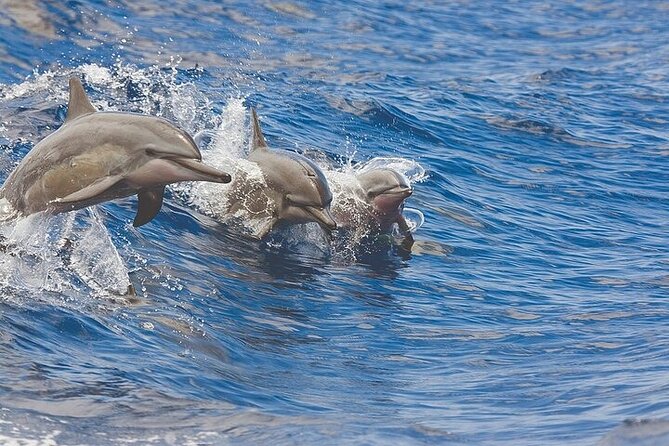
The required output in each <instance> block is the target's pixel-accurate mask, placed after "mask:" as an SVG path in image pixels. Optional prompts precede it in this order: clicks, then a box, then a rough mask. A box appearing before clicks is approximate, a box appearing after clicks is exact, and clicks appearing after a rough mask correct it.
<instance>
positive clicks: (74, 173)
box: [0, 77, 231, 227]
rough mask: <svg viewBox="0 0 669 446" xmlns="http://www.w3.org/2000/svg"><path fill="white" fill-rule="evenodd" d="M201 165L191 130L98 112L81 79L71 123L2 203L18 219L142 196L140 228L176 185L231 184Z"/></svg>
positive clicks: (74, 83) (8, 187)
mask: <svg viewBox="0 0 669 446" xmlns="http://www.w3.org/2000/svg"><path fill="white" fill-rule="evenodd" d="M201 161H202V155H201V154H200V150H199V149H198V147H197V145H196V144H195V142H194V141H193V139H192V138H191V137H190V136H189V135H188V133H186V132H185V131H183V130H181V129H179V128H177V127H176V126H175V125H173V124H172V123H170V122H168V121H166V120H165V119H161V118H156V117H152V116H144V115H138V114H133V113H121V112H98V111H97V110H96V109H95V108H94V107H93V105H92V104H91V102H90V101H89V99H88V97H87V96H86V92H85V91H84V88H83V86H82V85H81V82H80V81H79V79H77V78H75V77H73V78H71V79H70V98H69V102H68V106H67V117H66V119H65V122H64V124H63V125H62V126H61V127H60V128H59V129H58V130H56V131H55V132H53V133H52V134H50V135H49V136H47V137H46V138H45V139H43V140H42V141H40V142H39V143H37V144H36V145H35V147H33V149H32V150H31V151H30V152H29V153H28V154H27V155H26V156H25V158H23V160H22V161H21V162H20V163H19V165H18V166H17V167H16V169H14V171H13V172H12V173H11V174H10V175H9V177H8V178H7V180H6V181H5V183H4V185H3V186H2V188H1V189H0V198H4V199H5V200H6V201H8V202H9V204H10V205H11V207H12V208H13V211H14V212H15V213H16V214H18V215H23V216H27V215H30V214H34V213H37V212H41V211H47V212H51V213H60V212H68V211H73V210H76V209H81V208H84V207H87V206H92V205H95V204H99V203H102V202H105V201H109V200H114V199H117V198H122V197H127V196H130V195H134V194H137V198H138V206H137V213H136V215H135V219H134V221H133V225H134V226H135V227H138V226H141V225H143V224H146V223H148V222H150V221H151V220H152V219H153V218H154V217H155V216H156V214H157V213H158V211H160V208H161V206H162V203H163V194H164V191H165V186H166V185H168V184H171V183H176V182H179V181H211V182H216V183H229V182H230V180H231V177H230V175H229V174H227V173H225V172H221V171H219V170H217V169H214V168H213V167H209V166H207V165H205V164H203V163H202V162H201Z"/></svg>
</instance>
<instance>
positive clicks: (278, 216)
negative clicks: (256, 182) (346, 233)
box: [228, 108, 337, 239]
mask: <svg viewBox="0 0 669 446" xmlns="http://www.w3.org/2000/svg"><path fill="white" fill-rule="evenodd" d="M251 120H252V139H251V144H252V145H251V152H250V154H249V156H248V160H249V161H252V162H254V163H256V164H257V165H258V167H259V168H260V170H261V172H262V175H263V177H264V179H265V183H266V187H264V188H257V187H254V186H253V185H252V184H251V182H250V181H249V179H248V178H247V177H246V176H245V175H236V176H235V181H234V182H233V183H232V187H231V193H230V195H229V202H230V206H229V208H228V212H229V213H235V212H236V211H238V210H239V209H245V210H246V211H248V212H250V213H251V214H254V215H256V216H261V217H266V224H264V225H262V226H261V227H260V228H258V229H257V230H256V231H255V232H254V234H253V237H255V238H258V239H261V238H263V237H264V236H265V235H267V234H268V233H269V232H270V231H271V230H272V228H274V227H275V226H276V225H277V224H278V223H288V224H297V223H308V222H316V223H318V224H319V225H320V226H321V227H322V228H323V229H325V230H326V231H328V232H329V231H332V230H334V229H336V228H337V223H336V222H335V220H334V219H333V218H332V215H331V214H330V203H332V192H331V191H330V187H329V186H328V182H327V180H326V179H325V175H324V174H323V171H322V170H321V169H320V168H319V167H318V166H317V165H316V164H315V163H314V162H313V161H311V160H309V159H307V158H305V157H304V156H302V155H299V154H297V153H294V152H289V151H286V150H275V149H272V150H270V148H269V147H268V145H267V142H266V141H265V137H264V136H263V134H262V130H261V129H260V122H259V121H258V115H257V113H256V111H255V109H254V108H252V109H251Z"/></svg>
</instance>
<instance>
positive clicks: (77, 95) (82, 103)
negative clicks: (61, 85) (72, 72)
mask: <svg viewBox="0 0 669 446" xmlns="http://www.w3.org/2000/svg"><path fill="white" fill-rule="evenodd" d="M96 111H97V110H96V109H95V107H93V104H91V101H90V100H89V99H88V96H87V95H86V92H85V91H84V86H83V85H81V81H80V80H79V79H78V78H76V77H71V78H70V100H69V101H68V103H67V117H66V118H65V122H68V121H71V120H73V119H75V118H78V117H79V116H83V115H87V114H89V113H95V112H96Z"/></svg>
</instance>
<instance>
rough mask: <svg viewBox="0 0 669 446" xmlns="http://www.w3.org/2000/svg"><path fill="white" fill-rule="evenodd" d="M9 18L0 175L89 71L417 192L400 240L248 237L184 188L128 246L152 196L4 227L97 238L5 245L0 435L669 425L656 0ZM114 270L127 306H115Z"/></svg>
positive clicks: (337, 5) (580, 440)
mask: <svg viewBox="0 0 669 446" xmlns="http://www.w3.org/2000/svg"><path fill="white" fill-rule="evenodd" d="M2 3H3V7H2V8H0V60H2V64H1V65H0V144H2V153H1V155H2V156H0V160H1V164H0V167H1V171H2V174H1V176H2V179H3V180H4V179H5V178H6V177H7V176H8V175H9V173H10V172H11V171H12V169H13V167H14V166H15V165H16V164H17V163H18V162H19V160H20V159H21V158H22V157H23V156H24V155H25V154H26V153H27V152H28V151H29V150H30V148H31V147H32V146H33V145H34V144H35V143H36V142H37V141H39V140H41V139H42V138H44V137H45V136H46V135H47V134H49V133H50V132H52V131H53V130H54V129H56V128H57V127H58V126H59V125H60V124H61V123H62V122H63V120H64V116H65V111H66V108H65V104H66V101H67V93H66V92H67V79H68V77H69V76H70V75H71V74H77V75H80V76H82V78H83V79H84V81H85V83H86V88H87V91H88V92H89V94H90V95H91V98H92V99H93V102H94V104H95V105H96V106H98V107H109V108H114V109H118V110H126V111H140V112H143V113H151V114H158V115H161V116H165V117H167V118H169V119H172V120H174V121H176V122H178V124H180V125H181V126H182V127H184V128H185V129H186V130H188V131H190V132H192V133H197V132H199V131H203V130H204V131H216V129H220V128H221V126H224V125H225V124H226V119H229V117H230V116H231V115H230V110H232V109H233V108H234V104H235V102H234V101H235V100H238V99H237V98H243V100H244V107H245V108H246V109H248V108H249V107H251V106H255V107H257V109H258V112H259V114H260V116H261V120H262V124H263V129H264V132H265V136H266V138H267V140H268V141H269V142H270V143H271V144H272V145H274V146H277V147H279V146H280V147H283V148H287V149H291V150H297V151H300V152H304V153H306V154H307V155H309V154H317V155H318V156H319V157H320V158H319V159H321V160H322V159H325V160H327V161H328V163H330V165H332V166H333V167H332V168H333V169H335V170H336V169H337V168H338V167H341V166H343V165H344V164H345V163H346V160H348V159H351V158H352V161H353V163H364V162H367V161H369V160H372V159H374V158H375V157H381V158H397V159H402V160H404V161H405V162H415V163H418V164H419V165H420V166H421V167H422V168H424V169H425V171H426V176H425V178H424V179H422V181H418V182H415V183H414V184H413V186H414V194H413V195H412V196H411V197H410V198H409V199H408V200H407V206H408V207H411V208H413V209H416V210H419V211H420V212H422V214H423V215H424V217H425V222H424V224H423V225H422V226H421V227H420V228H419V229H418V230H417V231H416V232H415V234H414V237H415V243H414V245H413V247H412V249H411V252H406V251H403V250H401V249H397V247H393V246H391V245H390V244H388V243H385V244H384V243H383V242H378V243H377V244H375V245H373V246H369V245H365V246H347V248H348V249H350V250H352V251H353V252H355V255H354V256H353V257H351V256H341V255H340V254H341V253H339V252H333V251H332V250H331V249H328V247H327V246H325V247H324V245H323V244H322V243H320V242H319V239H318V237H316V236H314V235H313V234H314V233H315V230H314V228H307V229H304V228H300V227H298V228H284V229H280V230H278V231H277V232H276V233H274V234H272V235H271V237H270V238H269V240H266V241H263V242H257V241H253V240H250V239H246V238H244V237H242V236H240V234H239V232H238V231H237V230H236V229H235V227H234V226H231V225H227V224H221V223H220V222H218V221H217V220H216V219H215V218H213V217H212V216H210V215H209V214H207V213H206V212H202V209H200V208H198V207H197V206H195V205H194V204H193V201H192V199H193V197H192V196H188V195H187V194H186V195H184V193H183V190H181V189H173V190H171V191H170V192H168V195H167V197H166V202H165V205H164V206H163V209H162V211H161V212H160V214H159V215H158V216H157V218H156V219H155V220H154V221H152V222H151V223H149V224H148V225H146V226H143V227H141V228H138V229H135V228H133V227H132V225H131V222H132V219H133V217H134V211H135V207H136V204H135V199H134V198H129V199H124V200H119V201H115V202H112V203H107V204H104V205H101V206H98V207H97V210H96V211H79V212H78V213H77V214H76V216H74V217H71V218H72V219H70V220H68V218H69V217H60V218H61V219H60V220H55V223H49V222H46V223H45V222H44V221H42V220H41V218H42V217H37V218H36V219H34V221H33V222H32V223H30V224H26V225H24V226H21V227H20V228H19V229H16V230H15V232H13V234H14V235H15V236H17V237H18V236H21V237H23V239H22V240H24V242H23V243H24V245H25V246H33V245H34V246H33V247H35V246H36V248H35V249H36V251H35V252H37V253H38V254H39V253H40V252H41V253H42V254H44V252H43V250H42V251H40V249H41V248H43V247H44V245H48V244H50V243H52V242H53V240H60V238H61V236H62V237H64V236H63V234H64V233H65V232H62V231H65V229H63V228H65V227H66V226H67V225H70V226H67V227H68V228H70V229H67V230H68V231H70V232H67V234H71V235H72V236H76V237H79V238H78V239H77V240H80V242H79V243H78V246H79V248H77V249H79V251H76V252H78V254H76V252H75V254H76V255H75V254H73V255H72V256H71V257H72V258H69V257H68V259H69V260H68V259H63V258H62V256H61V255H60V254H59V255H55V256H51V257H49V259H50V260H48V261H37V260H35V257H34V255H33V254H30V253H28V254H25V253H22V251H21V252H19V253H18V254H17V252H12V253H8V252H5V253H0V256H2V257H1V266H2V268H0V273H1V274H0V279H1V280H0V291H1V293H0V442H4V443H6V444H58V445H71V444H103V445H104V444H110V445H111V444H129V443H132V442H134V443H135V444H228V443H233V444H265V443H268V442H270V441H271V442H274V443H276V444H314V443H323V444H477V445H478V444H481V445H484V444H491V445H492V444H522V445H546V444H556V445H557V444H559V445H565V444H573V445H582V444H595V443H597V441H598V440H599V439H600V438H602V437H603V436H604V435H605V434H606V433H607V432H609V431H610V430H611V429H613V428H615V427H616V426H619V425H620V424H621V423H622V422H623V421H624V420H626V419H630V418H641V419H666V418H667V417H669V381H667V379H666V377H667V374H668V373H669V368H668V367H667V364H666V360H665V359H666V357H667V355H669V334H668V332H667V330H666V327H665V325H664V324H665V322H666V320H667V316H669V303H668V302H667V293H668V291H669V236H668V235H667V234H668V231H667V229H668V226H667V222H669V164H668V163H669V134H668V133H667V128H668V124H669V93H667V92H669V68H668V66H667V60H669V43H668V42H669V32H668V31H667V29H668V28H667V26H666V24H667V19H668V18H669V9H667V7H666V5H664V4H663V3H662V2H643V1H641V2H640V1H635V2H631V1H624V0H613V1H596V2H594V1H593V2H561V3H560V2H558V3H555V2H554V3H546V2H538V1H537V2H534V1H518V2H499V3H490V2H481V1H467V2H457V1H456V2H440V1H421V2H397V1H384V2H374V1H369V0H360V1H334V2H333V1H310V2H296V1H287V2H283V1H262V2H261V1H258V2H241V1H239V2H238V1H231V2H225V3H218V2H205V1H181V2H153V1H143V2H125V1H117V2H98V1H87V2H84V1H69V2H46V1H39V0H32V1H21V2H19V1H16V2H14V1H6V2H2ZM234 116H237V115H234ZM224 135H228V136H229V138H230V140H231V141H235V140H234V138H233V136H235V135H234V134H233V133H227V134H225V133H224ZM91 212H93V213H91ZM45 218H46V217H45ZM72 228H74V229H72ZM30 231H33V232H30ZM59 231H61V232H59ZM72 231H74V232H72ZM86 231H88V232H86ZM96 231H97V232H96ZM17 234H18V235H17ZM82 234H83V235H82ZM87 234H88V235H87ZM305 234H306V236H305ZM68 237H69V236H68ZM26 240H27V241H26ZM31 240H32V241H33V242H34V243H33V244H32V245H31V244H30V243H29V242H30V241H31ZM105 240H107V241H108V242H109V243H108V244H106V245H104V246H106V248H104V247H103V248H104V249H103V248H101V247H100V246H101V245H99V244H100V243H103V242H104V243H107V242H105ZM75 241H76V240H75ZM54 243H55V242H54ZM40 247H41V248H40ZM94 247H95V249H97V250H94ZM26 249H27V248H26ZM31 249H32V248H31ZM335 251H336V250H335ZM59 252H60V251H59ZM100 252H101V253H102V254H99V253H100ZM35 255H37V254H35ZM115 255H118V259H117V260H118V261H116V260H114V258H112V257H114V256H115ZM82 258H83V259H87V261H88V262H89V263H87V265H88V269H86V271H93V273H91V274H88V275H84V274H81V273H80V272H79V273H78V274H74V273H72V271H74V270H75V269H76V268H75V267H77V266H76V265H81V259H82ZM72 259H74V260H72ZM77 262H79V263H77ZM106 262H107V263H106ZM114 262H116V263H114ZM72 265H75V266H72ZM99 265H112V266H104V267H102V268H97V269H96V268H95V266H99ZM113 265H116V267H117V268H118V267H119V266H118V265H122V266H123V268H125V270H124V271H127V273H128V274H129V280H130V282H131V283H132V284H133V285H134V286H135V288H137V296H136V297H123V296H115V295H113V294H109V293H104V292H100V290H101V289H104V288H105V287H106V285H105V284H107V285H108V282H105V281H106V280H108V278H109V277H112V278H114V277H118V276H117V275H115V274H116V273H114V271H115V270H114V267H113ZM77 271H80V270H77ZM100 284H101V285H100ZM98 285H100V286H99V287H98Z"/></svg>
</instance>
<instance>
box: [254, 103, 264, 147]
mask: <svg viewBox="0 0 669 446" xmlns="http://www.w3.org/2000/svg"><path fill="white" fill-rule="evenodd" d="M251 120H252V121H253V122H252V123H251V125H252V127H253V146H251V151H254V150H257V149H263V150H266V149H267V143H266V142H265V137H264V136H263V134H262V130H260V121H258V114H257V113H256V109H255V108H251Z"/></svg>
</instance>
